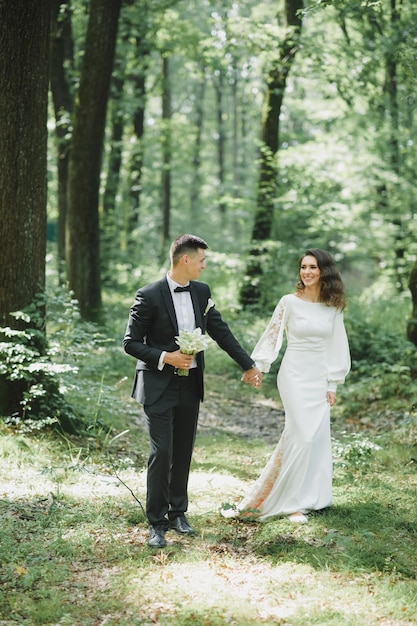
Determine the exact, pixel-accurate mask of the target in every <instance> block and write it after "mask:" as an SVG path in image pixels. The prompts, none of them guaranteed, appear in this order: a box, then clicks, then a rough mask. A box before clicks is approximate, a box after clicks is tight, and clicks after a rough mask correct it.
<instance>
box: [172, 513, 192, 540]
mask: <svg viewBox="0 0 417 626" xmlns="http://www.w3.org/2000/svg"><path fill="white" fill-rule="evenodd" d="M169 527H170V528H172V530H175V532H177V533H179V534H180V535H195V530H194V529H193V528H191V526H190V525H189V523H188V521H187V518H186V517H185V515H178V517H176V518H175V519H172V520H171V521H170V523H169Z"/></svg>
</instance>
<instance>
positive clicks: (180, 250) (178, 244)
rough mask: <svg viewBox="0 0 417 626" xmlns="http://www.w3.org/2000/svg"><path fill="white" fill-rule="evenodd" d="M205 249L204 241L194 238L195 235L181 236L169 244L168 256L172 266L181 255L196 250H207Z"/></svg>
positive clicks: (206, 246)
mask: <svg viewBox="0 0 417 626" xmlns="http://www.w3.org/2000/svg"><path fill="white" fill-rule="evenodd" d="M207 248H208V245H207V243H206V242H205V241H204V239H201V237H196V236H195V235H181V236H180V237H177V238H176V239H175V240H174V241H173V242H172V244H171V249H170V256H171V261H172V264H173V265H176V264H177V263H178V260H179V259H180V258H181V257H182V255H183V254H188V253H190V252H197V250H201V249H202V250H207Z"/></svg>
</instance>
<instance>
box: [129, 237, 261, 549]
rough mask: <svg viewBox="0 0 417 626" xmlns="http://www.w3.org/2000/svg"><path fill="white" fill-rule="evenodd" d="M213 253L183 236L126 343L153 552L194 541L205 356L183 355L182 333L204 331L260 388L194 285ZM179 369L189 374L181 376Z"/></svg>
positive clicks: (138, 306) (140, 304)
mask: <svg viewBox="0 0 417 626" xmlns="http://www.w3.org/2000/svg"><path fill="white" fill-rule="evenodd" d="M207 248H208V246H207V244H206V242H205V241H204V240H203V239H200V238H199V237H195V236H194V235H182V236H181V237H178V238H177V239H176V240H175V241H174V242H173V243H172V244H171V249H170V257H171V268H170V270H169V272H168V274H167V275H166V276H165V277H164V278H163V279H161V280H159V281H157V282H155V283H152V284H150V285H146V286H145V287H143V288H141V289H139V290H138V292H137V293H136V298H135V302H134V304H133V305H132V307H131V309H130V316H129V321H128V324H127V328H126V334H125V337H124V340H123V346H124V349H125V351H126V352H127V353H128V354H130V355H132V356H134V357H135V358H136V359H137V360H138V361H137V365H136V375H135V382H134V387H133V392H132V397H134V398H135V399H136V400H137V401H138V402H140V403H141V404H143V408H144V411H145V415H146V421H147V427H148V434H149V440H150V454H149V460H148V473H147V495H146V515H147V517H148V520H149V524H150V535H149V540H148V545H149V546H150V547H154V548H163V547H164V546H166V541H165V533H166V531H167V530H168V529H170V528H171V529H173V530H175V531H176V532H178V533H180V534H184V535H193V534H194V530H193V528H192V527H191V526H190V525H189V523H188V521H187V518H186V517H185V512H186V511H187V508H188V494H187V489H188V477H189V472H190V463H191V456H192V452H193V447H194V440H195V435H196V430H197V420H198V413H199V407H200V401H202V400H203V395H204V385H203V370H204V352H199V353H198V354H197V355H195V356H193V355H188V354H182V353H181V350H180V349H179V347H178V345H177V344H176V342H175V337H176V336H178V335H179V331H180V330H185V331H192V330H194V329H195V328H201V331H202V333H205V332H207V333H208V335H209V336H210V337H211V338H212V339H214V340H215V341H216V342H217V344H218V345H219V346H220V347H221V348H222V349H223V350H225V351H226V352H227V353H228V354H229V355H230V356H231V358H232V359H233V360H234V361H236V363H238V365H240V367H241V368H242V369H243V370H244V373H243V376H242V380H243V381H244V382H246V383H249V384H251V385H253V386H254V387H259V386H260V384H261V380H262V373H261V372H260V371H259V370H258V369H257V368H256V367H255V364H254V362H253V360H252V359H251V357H250V356H249V355H248V354H247V352H245V350H244V349H243V348H242V347H241V345H240V344H239V342H238V341H237V339H236V338H235V337H234V335H233V334H232V332H231V331H230V329H229V327H228V325H227V324H226V322H224V321H223V319H222V317H221V315H220V313H219V312H218V311H217V309H216V308H215V306H214V305H213V302H212V300H211V293H210V288H209V286H208V285H207V284H205V283H201V282H199V281H197V280H196V279H197V278H198V277H199V276H200V273H201V271H202V270H203V269H204V268H205V250H206V249H207ZM184 287H185V289H184ZM178 369H186V370H188V373H189V375H188V376H178V374H177V371H178Z"/></svg>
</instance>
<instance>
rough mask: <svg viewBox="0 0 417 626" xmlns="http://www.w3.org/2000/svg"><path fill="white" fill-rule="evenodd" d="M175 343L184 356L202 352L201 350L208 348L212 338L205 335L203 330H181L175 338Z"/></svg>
mask: <svg viewBox="0 0 417 626" xmlns="http://www.w3.org/2000/svg"><path fill="white" fill-rule="evenodd" d="M175 342H176V343H177V344H178V345H179V347H180V350H181V352H183V353H184V354H197V352H201V350H205V349H206V348H207V347H208V345H209V343H210V337H208V336H207V335H203V334H202V332H201V328H196V329H195V330H192V331H191V330H180V334H179V335H178V336H177V337H175Z"/></svg>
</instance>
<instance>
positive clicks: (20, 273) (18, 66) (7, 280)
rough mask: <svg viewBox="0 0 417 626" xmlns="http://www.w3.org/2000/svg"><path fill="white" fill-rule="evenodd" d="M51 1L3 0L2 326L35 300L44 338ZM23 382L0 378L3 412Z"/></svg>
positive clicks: (15, 322) (13, 406) (17, 323)
mask: <svg viewBox="0 0 417 626" xmlns="http://www.w3.org/2000/svg"><path fill="white" fill-rule="evenodd" d="M50 20H51V0H38V1H37V2H27V0H14V2H7V0H0V119H1V124H2V128H1V141H0V214H1V220H0V324H1V325H2V326H10V327H11V328H13V329H23V328H25V327H26V326H27V323H26V322H25V321H24V320H22V319H16V317H14V316H13V315H11V314H12V312H13V311H20V310H22V309H24V308H26V307H28V306H29V305H34V308H35V311H36V314H35V316H33V319H32V322H31V326H32V327H33V326H34V321H35V322H36V327H37V329H38V331H40V333H38V335H37V336H38V337H39V344H40V345H39V346H37V347H38V348H41V347H42V344H43V343H44V340H45V333H44V309H43V305H39V304H37V302H38V301H37V298H36V297H35V296H36V294H43V293H44V290H45V254H46V148H47V126H46V122H47V104H48V82H49V76H48V73H49V70H48V56H49V28H50ZM24 386H25V381H24V380H21V381H17V382H16V383H14V382H11V381H10V380H5V379H4V377H3V376H2V378H1V380H0V413H1V414H2V415H5V414H6V413H9V412H10V411H13V410H17V407H18V406H19V402H20V400H21V399H22V394H23V391H24Z"/></svg>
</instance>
